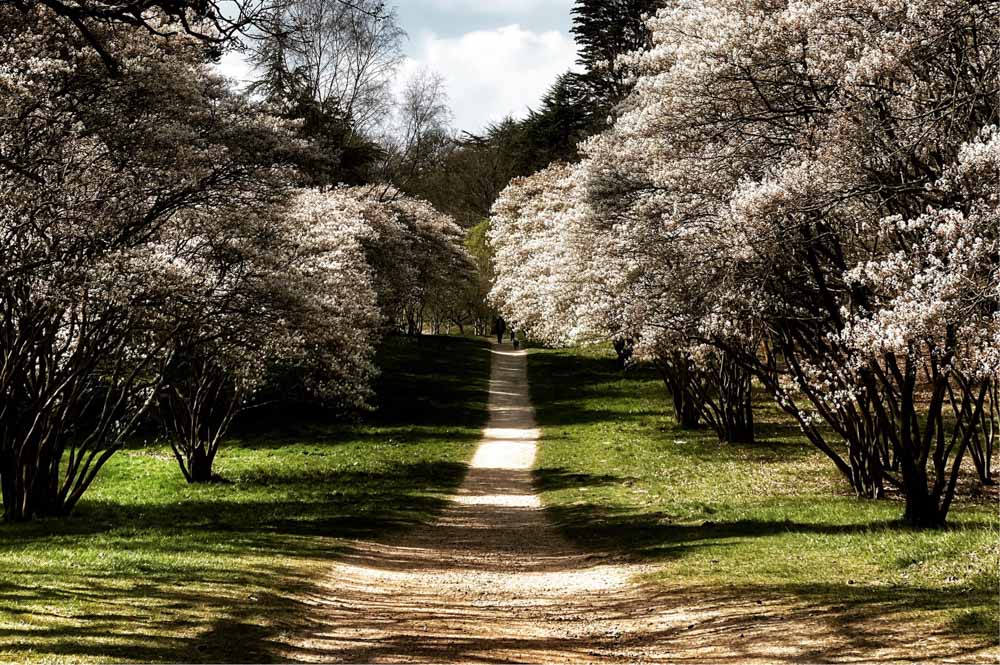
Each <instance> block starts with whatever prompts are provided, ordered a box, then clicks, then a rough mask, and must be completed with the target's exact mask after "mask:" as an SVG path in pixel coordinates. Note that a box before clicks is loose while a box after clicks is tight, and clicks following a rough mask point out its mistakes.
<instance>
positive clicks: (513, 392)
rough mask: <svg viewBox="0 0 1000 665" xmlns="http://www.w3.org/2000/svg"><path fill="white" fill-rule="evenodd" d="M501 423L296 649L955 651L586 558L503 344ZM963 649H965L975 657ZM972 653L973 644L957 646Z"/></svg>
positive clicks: (561, 657) (351, 559) (338, 576)
mask: <svg viewBox="0 0 1000 665" xmlns="http://www.w3.org/2000/svg"><path fill="white" fill-rule="evenodd" d="M493 353H494V356H493V366H492V373H491V380H490V386H491V390H490V402H489V411H490V419H489V425H488V427H487V429H486V430H485V432H484V439H483V441H482V442H481V444H480V446H479V448H478V450H477V452H476V455H475V457H474V459H473V461H472V464H471V468H470V470H469V473H468V476H467V477H466V479H465V481H464V483H463V485H462V486H461V488H460V490H459V492H458V494H457V495H456V496H455V497H454V500H453V502H452V504H451V505H450V507H449V508H448V509H447V510H446V511H445V512H444V514H443V515H442V516H441V517H440V518H439V520H438V521H437V522H436V523H435V524H432V525H429V526H426V527H422V528H418V529H415V530H413V531H412V532H410V533H408V534H406V535H405V536H402V537H397V539H396V540H394V541H393V542H391V543H386V542H364V543H358V544H357V546H356V547H355V549H354V550H353V552H352V553H351V554H350V555H349V556H347V557H345V558H343V559H342V560H341V562H340V563H338V564H337V565H336V566H335V567H334V569H333V570H331V571H330V573H329V575H328V576H327V577H326V579H325V580H321V581H319V585H318V588H319V591H318V592H317V593H316V594H315V595H313V596H311V597H310V598H307V599H304V601H305V602H306V603H308V604H309V605H310V606H311V610H312V611H311V613H310V614H311V616H309V617H308V618H307V620H306V621H307V628H306V629H305V631H304V632H305V633H306V634H305V635H304V636H303V637H301V638H297V639H296V640H295V643H294V644H293V645H291V649H290V650H289V652H288V654H287V655H288V658H289V660H305V661H316V662H350V663H369V662H436V663H445V662H449V663H453V662H475V663H496V662H534V663H538V662H546V663H550V662H573V663H585V662H595V661H605V662H607V661H611V662H615V661H619V662H654V661H658V662H688V663H691V662H700V663H715V662H723V661H728V662H740V663H750V662H779V661H784V662H793V661H794V662H820V661H822V662H831V661H851V660H856V661H862V662H876V661H879V662H892V661H897V660H910V659H920V660H925V661H926V660H930V659H933V658H947V657H948V656H956V655H958V654H956V653H954V652H953V651H951V649H950V648H949V646H948V645H947V643H941V642H938V643H936V644H935V643H934V640H933V638H931V639H928V638H927V636H925V638H924V640H923V641H922V642H921V645H920V649H919V651H917V652H914V651H913V650H911V649H909V648H907V646H906V645H907V638H909V640H910V641H911V642H912V637H913V633H914V628H915V627H914V626H905V625H904V626H899V625H892V624H889V623H887V624H886V625H884V626H882V627H881V628H879V627H877V626H868V627H867V634H857V633H856V632H855V630H854V629H856V628H857V626H853V627H852V626H836V625H835V622H834V621H831V620H830V618H829V617H827V616H825V612H823V611H822V609H818V608H802V607H799V608H794V607H788V606H785V605H783V604H775V603H771V602H764V603H760V602H756V601H754V600H753V599H743V598H733V597H726V595H725V591H724V590H719V589H713V590H710V591H708V590H692V589H675V590H664V589H662V588H659V589H656V590H654V589H652V588H649V587H643V586H640V585H638V584H636V583H634V581H632V580H633V579H634V578H635V576H637V575H639V574H640V573H642V572H644V569H643V568H642V567H641V566H638V565H635V564H628V563H620V562H614V561H612V560H610V559H609V558H607V557H602V556H598V555H594V554H590V555H588V554H586V553H583V552H581V551H580V550H579V549H577V548H575V547H574V546H573V545H571V544H570V543H568V542H567V541H566V540H565V539H564V538H562V537H561V535H560V534H559V533H558V532H557V531H556V529H555V528H554V527H553V526H552V525H551V524H550V523H549V522H548V521H547V519H546V516H545V513H544V512H543V511H542V508H541V503H540V501H539V497H538V495H537V494H536V493H535V491H534V488H533V486H532V479H531V468H532V465H533V463H534V460H535V454H536V448H537V439H538V436H539V432H538V430H537V428H536V425H535V419H534V409H533V408H532V406H531V402H530V399H529V396H528V384H527V370H526V354H525V353H524V352H515V351H513V350H512V349H511V348H510V347H509V346H505V347H494V351H493ZM964 655H965V656H966V657H967V656H968V655H969V654H964ZM960 658H961V656H960Z"/></svg>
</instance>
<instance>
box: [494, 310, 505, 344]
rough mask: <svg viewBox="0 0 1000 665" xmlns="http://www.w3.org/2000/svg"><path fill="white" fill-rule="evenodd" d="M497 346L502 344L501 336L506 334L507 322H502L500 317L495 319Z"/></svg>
mask: <svg viewBox="0 0 1000 665" xmlns="http://www.w3.org/2000/svg"><path fill="white" fill-rule="evenodd" d="M496 332H497V344H503V334H504V333H505V332H507V322H506V321H504V320H503V317H502V316H498V317H497V327H496Z"/></svg>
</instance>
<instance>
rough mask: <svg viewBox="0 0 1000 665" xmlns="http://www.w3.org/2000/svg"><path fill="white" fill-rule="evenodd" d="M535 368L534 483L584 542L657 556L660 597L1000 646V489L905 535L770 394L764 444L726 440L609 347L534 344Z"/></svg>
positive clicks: (887, 507) (892, 514)
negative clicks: (764, 605) (673, 410)
mask: <svg viewBox="0 0 1000 665" xmlns="http://www.w3.org/2000/svg"><path fill="white" fill-rule="evenodd" d="M529 372H530V379H531V383H532V396H533V399H534V401H535V406H536V408H537V409H538V417H539V422H540V424H541V426H542V427H543V443H542V448H541V453H540V458H539V462H538V468H537V472H536V474H537V476H536V477H537V482H538V485H539V487H540V489H541V490H542V492H543V500H544V502H545V503H546V505H547V507H548V508H549V510H550V511H551V513H552V515H553V516H554V517H555V519H556V520H557V521H558V522H559V523H560V525H561V526H562V527H563V528H564V530H565V531H566V533H567V534H568V535H569V536H570V537H571V538H573V539H575V540H577V541H579V542H580V543H581V544H584V545H585V546H587V547H591V548H593V547H595V546H597V547H602V548H605V549H607V550H611V551H619V552H623V553H625V554H627V555H629V556H632V557H642V558H649V559H651V560H655V561H656V562H658V563H660V564H662V566H663V567H662V570H661V572H659V573H657V575H656V576H655V579H653V580H652V581H653V582H655V583H657V584H660V585H662V586H663V587H664V589H665V590H668V589H679V588H690V589H703V590H709V592H710V593H713V594H715V595H716V596H718V597H719V598H722V597H726V598H729V599H730V600H732V602H734V603H738V602H746V603H747V604H749V605H751V606H752V605H753V602H752V601H753V600H757V601H769V600H774V599H777V600H780V601H781V602H786V603H793V604H796V605H798V606H799V607H802V608H811V609H812V610H815V611H818V612H822V613H829V614H830V616H831V617H833V618H834V619H833V620H834V621H835V622H836V623H837V624H838V625H840V626H842V627H843V629H844V631H845V632H847V633H850V632H851V631H861V632H863V630H864V626H865V625H866V624H867V623H869V622H872V621H890V622H895V623H896V625H897V626H903V627H905V626H906V625H907V623H909V622H916V623H914V625H918V624H919V625H922V626H929V627H930V628H931V630H932V631H934V632H935V633H937V634H938V635H939V636H941V637H942V638H944V639H961V640H964V641H971V642H973V643H975V644H981V645H983V646H989V645H991V644H996V641H997V630H998V611H997V610H998V602H1000V589H998V564H1000V561H998V555H1000V544H998V522H1000V520H998V515H997V504H996V499H995V496H994V497H993V498H990V497H989V496H986V495H982V496H980V497H979V498H976V497H970V496H965V497H962V498H961V499H960V500H959V502H958V504H957V505H956V506H955V507H954V508H953V510H952V515H951V525H952V526H951V527H950V528H949V529H947V530H942V531H934V532H918V531H913V530H908V529H905V528H903V527H901V526H899V525H898V523H897V521H896V520H897V519H898V518H899V516H900V515H901V514H902V506H901V504H900V503H898V502H894V501H862V500H859V499H856V498H853V497H851V496H849V495H848V494H847V488H846V484H845V483H843V482H842V481H841V480H840V478H839V477H838V476H837V475H836V472H835V470H834V469H833V466H832V464H831V463H830V462H829V461H828V460H827V459H826V458H825V457H824V456H823V455H822V454H821V453H819V452H818V451H816V450H815V449H813V448H812V447H811V446H809V444H808V443H806V442H805V441H804V439H803V438H802V437H800V436H799V435H798V432H797V431H796V430H795V429H794V427H792V426H790V425H789V423H788V422H787V420H786V419H785V418H784V417H783V416H782V415H781V414H780V413H779V412H778V411H777V410H776V409H775V408H773V407H772V406H770V405H769V404H768V403H767V402H766V401H762V402H761V408H760V410H759V411H758V413H757V415H758V420H759V425H760V427H759V428H758V432H759V434H760V439H761V440H760V441H759V442H758V443H757V444H755V445H745V446H741V445H720V444H719V443H718V442H717V441H716V440H715V438H714V437H713V436H712V435H711V434H710V433H709V432H686V431H682V430H680V429H678V428H676V426H675V424H674V422H673V420H672V418H671V417H670V416H669V405H668V403H667V401H666V399H665V393H664V389H663V385H662V383H661V382H659V381H658V380H657V378H656V376H655V375H654V374H653V373H652V372H647V371H644V370H641V369H638V370H633V371H630V372H629V373H628V374H625V375H623V374H622V373H621V372H620V371H618V370H617V369H616V367H615V365H614V363H613V361H612V360H611V359H610V357H609V356H608V355H607V354H604V353H602V352H600V351H589V352H587V351H576V352H568V351H536V352H534V353H533V354H532V355H531V356H530V360H529ZM915 630H916V629H915ZM859 634H860V632H859ZM917 637H919V636H918V635H916V634H914V638H917Z"/></svg>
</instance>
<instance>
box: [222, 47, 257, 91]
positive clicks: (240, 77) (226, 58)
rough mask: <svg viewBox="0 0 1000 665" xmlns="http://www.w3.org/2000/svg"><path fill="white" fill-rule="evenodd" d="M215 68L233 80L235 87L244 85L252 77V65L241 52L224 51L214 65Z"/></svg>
mask: <svg viewBox="0 0 1000 665" xmlns="http://www.w3.org/2000/svg"><path fill="white" fill-rule="evenodd" d="M215 70H216V71H217V72H218V73H219V74H222V75H223V76H225V77H226V78H228V79H232V80H233V81H235V82H236V84H237V87H242V86H243V85H246V84H247V83H249V82H250V81H251V79H252V67H251V66H250V63H249V62H247V60H246V57H245V56H244V55H243V54H242V53H238V52H236V51H228V52H226V53H225V54H224V55H223V56H222V59H221V60H220V61H219V64H218V65H216V66H215Z"/></svg>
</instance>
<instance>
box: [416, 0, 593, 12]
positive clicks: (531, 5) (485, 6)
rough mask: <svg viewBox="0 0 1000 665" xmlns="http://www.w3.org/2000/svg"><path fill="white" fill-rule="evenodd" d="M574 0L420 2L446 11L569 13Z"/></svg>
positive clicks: (450, 0) (426, 0)
mask: <svg viewBox="0 0 1000 665" xmlns="http://www.w3.org/2000/svg"><path fill="white" fill-rule="evenodd" d="M418 1H419V0H418ZM573 3H574V0H489V1H488V2H484V0H423V2H422V4H424V5H425V6H427V5H429V6H431V7H433V8H434V9H437V10H439V11H446V12H458V13H463V14H490V15H508V16H509V15H511V14H520V15H524V14H528V13H531V12H541V11H546V10H551V9H556V10H559V11H561V12H565V13H567V14H568V13H569V10H570V9H572V7H573Z"/></svg>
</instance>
